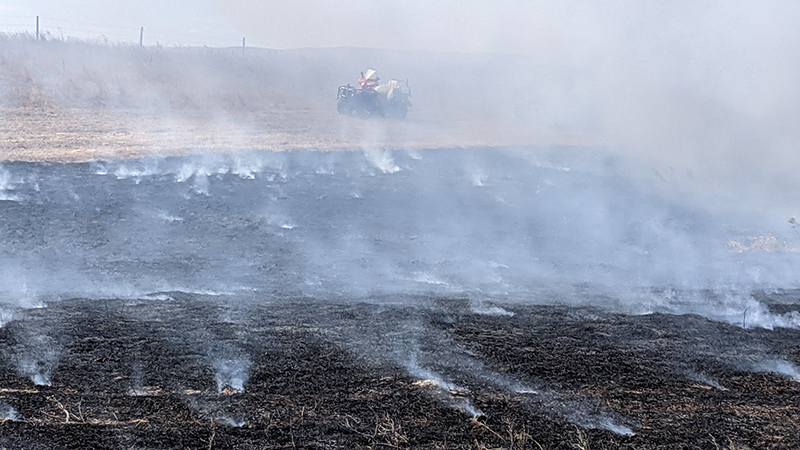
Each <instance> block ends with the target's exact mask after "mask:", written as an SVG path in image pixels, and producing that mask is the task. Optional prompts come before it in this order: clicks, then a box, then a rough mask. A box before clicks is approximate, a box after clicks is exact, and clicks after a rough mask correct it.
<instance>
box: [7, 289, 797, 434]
mask: <svg viewBox="0 0 800 450" xmlns="http://www.w3.org/2000/svg"><path fill="white" fill-rule="evenodd" d="M167 298H168V299H166V300H148V301H134V300H127V301H123V300H108V301H102V300H72V301H64V302H59V303H54V304H51V305H49V306H48V307H47V308H43V309H34V310H29V311H27V312H25V313H24V315H23V316H21V317H19V318H18V319H17V320H15V321H13V322H10V323H8V324H7V325H6V326H5V327H4V328H2V329H0V355H2V363H0V406H4V407H6V409H7V410H8V407H11V408H13V411H14V414H13V416H14V417H13V418H14V420H5V421H2V422H1V423H0V430H1V431H0V448H3V449H22V448H25V449H54V448H64V449H73V448H74V449H83V448H127V449H138V448H154V449H156V448H157V449H208V448H214V449H234V448H238V449H249V448H276V449H277V448H331V449H333V448H365V449H366V448H372V449H379V448H441V449H444V448H465V449H467V448H470V449H484V448H505V449H522V448H530V449H623V448H625V449H792V448H798V447H800V439H798V436H800V435H798V433H797V430H798V429H800V384H799V383H798V382H797V381H793V380H791V379H789V378H785V377H782V376H779V375H776V374H773V373H754V372H752V371H745V370H741V369H738V368H737V365H742V364H745V363H746V361H748V358H751V357H752V356H753V355H755V354H761V353H767V354H768V353H770V352H775V353H778V352H783V353H786V352H789V355H790V358H791V359H793V360H794V361H795V363H796V362H797V361H798V360H800V352H798V348H800V347H799V346H798V345H797V344H798V343H799V342H800V332H798V331H797V330H786V329H776V330H774V331H769V330H763V329H746V330H745V329H742V328H740V327H736V326H732V325H727V324H721V323H717V322H711V321H708V320H706V319H702V318H699V317H696V316H664V315H645V316H624V315H614V314H608V313H603V312H600V311H597V310H592V309H586V308H571V307H565V306H530V305H529V306H521V305H520V306H505V305H504V308H506V310H507V311H510V312H513V313H515V314H514V315H513V316H509V315H505V314H503V315H486V314H477V313H475V312H473V310H472V309H471V308H470V306H469V304H468V302H467V301H464V300H458V299H410V300H405V301H406V302H407V304H403V303H402V302H401V303H397V302H396V301H394V302H384V303H374V302H369V303H368V302H354V303H336V302H317V301H314V300H312V299H294V300H290V299H284V300H280V301H278V300H274V299H273V300H274V301H258V302H252V301H247V302H233V301H220V300H219V299H218V298H210V297H201V296H197V295H189V294H180V293H169V294H168V297H167ZM395 300H398V299H395ZM473 309H474V308H473ZM34 348H35V349H38V350H31V349H34ZM43 348H49V349H50V351H49V353H47V354H46V355H45V354H43V353H42V351H43V350H42V349H43ZM409 349H411V350H409ZM31 351H33V353H34V354H36V352H39V353H38V355H39V357H38V363H37V364H36V366H35V369H31V367H32V366H31V365H30V364H28V365H25V364H24V363H22V362H21V361H24V360H25V357H26V355H27V354H28V353H30V352H31ZM405 351H411V353H413V354H418V355H419V357H420V358H421V359H420V361H423V360H425V355H428V359H427V361H428V363H427V366H426V370H428V372H418V373H417V375H416V376H413V375H411V374H410V371H414V370H415V369H414V367H415V364H416V363H413V362H412V363H408V361H409V358H408V357H407V356H397V355H404V353H403V352H405ZM47 355H49V356H47ZM33 358H34V359H36V356H33ZM220 358H221V359H223V360H225V361H247V363H246V364H245V367H246V372H247V376H246V377H245V378H246V381H245V382H244V383H243V384H242V386H241V389H242V390H239V389H236V388H233V387H232V386H231V385H230V384H226V383H225V381H222V382H220V369H219V367H220V366H219V364H218V363H215V362H214V361H218V360H219V359H220ZM412 360H413V357H412ZM420 364H421V363H420ZM20 367H23V368H25V367H27V368H28V369H27V370H28V373H29V375H28V376H24V375H22V374H21V372H22V371H24V369H23V370H21V369H20ZM215 367H217V369H216V370H215ZM223 367H224V366H223ZM409 367H411V369H409ZM33 372H37V373H40V374H41V375H43V376H44V377H45V380H48V379H49V381H50V382H51V385H39V386H37V385H34V384H33V382H32V381H31V378H30V374H31V373H33ZM215 372H216V373H215ZM223 372H224V370H223ZM420 373H422V374H423V375H422V376H421V375H420ZM424 374H428V375H429V376H428V377H426V376H424ZM434 374H438V376H441V377H446V378H447V379H449V380H450V382H451V385H447V384H445V382H443V381H442V380H437V379H436V376H434ZM700 374H702V375H700ZM223 375H224V373H223ZM510 379H513V380H517V381H519V382H522V383H524V384H525V387H524V388H521V387H519V386H522V385H521V384H520V385H519V386H518V387H515V388H514V389H510V388H509V384H508V383H506V382H505V381H503V380H510ZM231 384H236V383H231ZM6 416H7V418H9V419H10V414H8V413H6ZM576 423H579V424H582V425H580V426H579V425H576ZM598 424H599V425H598ZM614 427H616V428H614ZM609 429H616V430H617V431H618V433H614V432H612V431H610V430H609ZM620 430H622V431H620ZM628 431H630V433H628ZM619 432H622V433H624V434H619Z"/></svg>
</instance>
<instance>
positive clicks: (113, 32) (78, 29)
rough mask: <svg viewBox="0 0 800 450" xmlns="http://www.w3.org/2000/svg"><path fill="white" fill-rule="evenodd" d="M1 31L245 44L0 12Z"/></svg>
mask: <svg viewBox="0 0 800 450" xmlns="http://www.w3.org/2000/svg"><path fill="white" fill-rule="evenodd" d="M0 34H6V35H27V36H31V37H33V38H35V39H42V40H53V39H56V40H82V41H94V42H103V43H108V42H114V43H118V44H134V45H174V46H197V47H202V46H211V47H234V46H241V47H244V43H245V41H244V38H240V39H239V38H231V37H228V36H211V35H200V34H196V33H181V32H168V33H164V32H156V33H152V32H151V31H150V30H148V29H146V28H144V27H119V26H114V25H108V24H100V23H96V22H84V21H78V20H72V19H61V18H57V17H50V16H14V15H0Z"/></svg>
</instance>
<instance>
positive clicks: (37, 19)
mask: <svg viewBox="0 0 800 450" xmlns="http://www.w3.org/2000/svg"><path fill="white" fill-rule="evenodd" d="M36 40H37V41H38V40H39V16H36Z"/></svg>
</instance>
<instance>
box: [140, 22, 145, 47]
mask: <svg viewBox="0 0 800 450" xmlns="http://www.w3.org/2000/svg"><path fill="white" fill-rule="evenodd" d="M139 47H144V27H142V28H140V29H139Z"/></svg>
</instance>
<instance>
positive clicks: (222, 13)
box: [0, 0, 800, 59]
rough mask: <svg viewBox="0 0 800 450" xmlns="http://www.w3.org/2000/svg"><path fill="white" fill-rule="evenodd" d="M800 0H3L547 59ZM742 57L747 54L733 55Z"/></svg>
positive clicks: (0, 24)
mask: <svg viewBox="0 0 800 450" xmlns="http://www.w3.org/2000/svg"><path fill="white" fill-rule="evenodd" d="M799 12H800V2H796V1H792V0H768V1H763V2H752V1H742V0H727V1H721V0H693V1H688V0H673V1H648V0H607V1H591V0H491V1H489V0H405V1H403V2H387V1H380V0H338V1H335V2H334V1H320V0H292V1H287V0H261V1H256V0H160V1H159V0H130V1H124V2H123V1H119V0H0V30H8V31H20V30H27V31H32V29H33V18H34V17H35V16H36V15H39V16H41V17H42V22H41V26H42V29H43V30H44V31H49V32H50V33H52V34H54V35H59V34H63V35H65V36H78V37H82V38H97V37H100V36H101V35H104V36H106V37H108V38H109V39H111V40H115V41H119V40H123V41H136V40H138V31H139V27H142V26H143V27H145V43H146V44H155V43H156V42H160V43H162V44H183V45H209V46H228V45H240V43H241V38H242V37H247V40H248V42H250V43H252V44H253V45H257V46H261V47H269V48H298V47H341V46H349V47H376V48H392V49H415V50H419V49H421V50H445V51H458V52H514V53H530V54H534V55H536V56H538V57H540V58H543V59H563V58H565V57H569V58H576V59H585V58H587V57H604V56H612V57H618V56H619V55H618V53H619V52H620V51H621V50H622V51H624V52H626V53H628V54H630V55H634V56H635V55H636V54H638V53H642V52H645V53H647V52H654V51H669V52H673V53H675V54H674V56H675V57H679V58H687V57H689V58H691V57H693V56H694V57H698V56H702V53H704V52H708V53H710V54H712V55H716V54H718V53H719V51H721V50H722V51H726V49H728V48H731V47H737V48H739V49H742V50H743V51H749V50H750V49H752V48H756V49H757V53H761V50H760V49H758V47H759V46H763V47H767V49H768V50H770V51H774V50H775V49H776V48H778V49H779V47H780V46H781V45H784V46H786V45H788V46H790V47H794V46H795V45H796V43H797V38H798V36H800V35H799V34H798V31H797V29H798V28H800V27H797V26H796V24H797V21H796V20H797V18H798V16H799V15H798V13H799ZM733 56H736V55H733Z"/></svg>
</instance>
